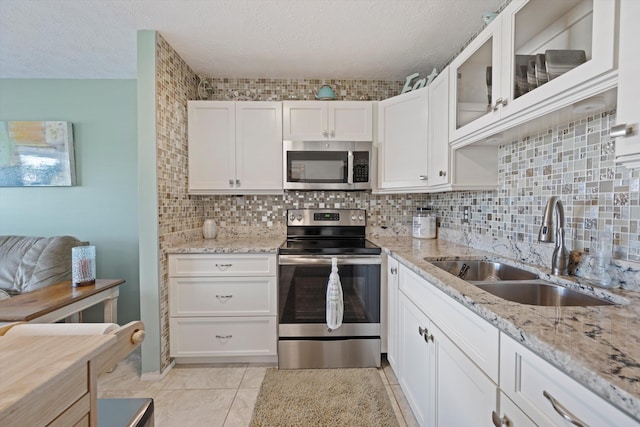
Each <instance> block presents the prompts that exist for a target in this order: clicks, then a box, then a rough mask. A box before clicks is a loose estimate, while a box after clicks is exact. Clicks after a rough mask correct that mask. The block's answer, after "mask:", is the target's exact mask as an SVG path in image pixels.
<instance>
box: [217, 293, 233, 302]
mask: <svg viewBox="0 0 640 427" xmlns="http://www.w3.org/2000/svg"><path fill="white" fill-rule="evenodd" d="M216 298H218V299H219V300H220V302H221V303H223V304H224V303H225V302H227V301H228V300H229V298H233V295H216Z"/></svg>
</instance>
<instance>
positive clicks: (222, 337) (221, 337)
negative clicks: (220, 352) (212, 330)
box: [216, 335, 233, 341]
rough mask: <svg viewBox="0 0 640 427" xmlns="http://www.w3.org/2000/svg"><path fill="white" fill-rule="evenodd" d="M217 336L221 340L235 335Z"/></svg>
mask: <svg viewBox="0 0 640 427" xmlns="http://www.w3.org/2000/svg"><path fill="white" fill-rule="evenodd" d="M216 338H218V339H219V340H225V341H226V340H228V339H229V338H233V335H216Z"/></svg>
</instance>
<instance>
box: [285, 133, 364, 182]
mask: <svg viewBox="0 0 640 427" xmlns="http://www.w3.org/2000/svg"><path fill="white" fill-rule="evenodd" d="M372 148H373V143H372V142H356V141H283V151H282V155H283V165H284V168H283V186H284V189H285V190H369V189H371V182H372V181H373V180H372V173H373V167H372V161H371V159H372V155H371V153H372Z"/></svg>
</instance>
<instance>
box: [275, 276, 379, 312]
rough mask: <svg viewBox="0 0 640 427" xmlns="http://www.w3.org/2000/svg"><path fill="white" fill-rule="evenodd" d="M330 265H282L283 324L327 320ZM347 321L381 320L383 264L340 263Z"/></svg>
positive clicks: (280, 279) (281, 302) (279, 303)
mask: <svg viewBox="0 0 640 427" xmlns="http://www.w3.org/2000/svg"><path fill="white" fill-rule="evenodd" d="M330 272H331V266H330V265H319V266H304V265H281V266H280V271H279V274H280V278H279V282H280V286H279V295H278V297H279V298H278V311H279V315H280V316H279V317H280V323H291V324H298V323H325V322H326V292H327V282H328V280H329V273H330ZM338 274H339V275H340V283H341V284H342V293H343V301H344V318H343V323H380V265H377V264H369V265H348V264H347V265H343V264H340V265H338Z"/></svg>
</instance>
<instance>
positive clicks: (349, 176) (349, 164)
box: [347, 150, 353, 184]
mask: <svg viewBox="0 0 640 427" xmlns="http://www.w3.org/2000/svg"><path fill="white" fill-rule="evenodd" d="M347 184H353V151H351V150H349V154H348V155H347Z"/></svg>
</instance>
